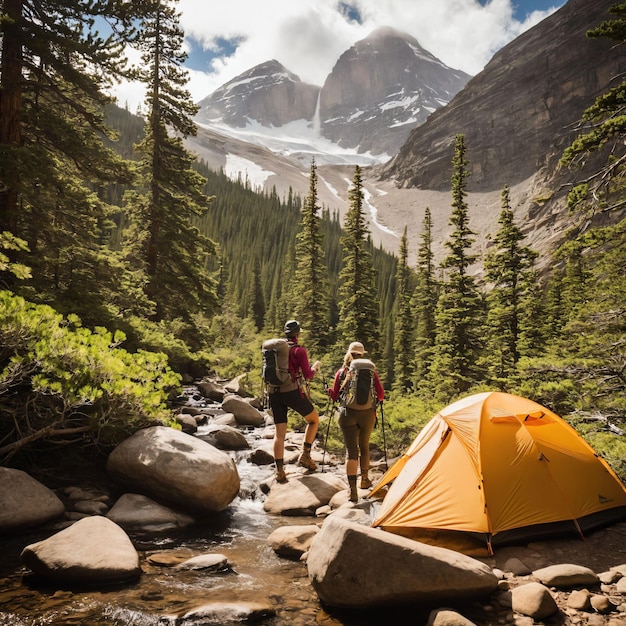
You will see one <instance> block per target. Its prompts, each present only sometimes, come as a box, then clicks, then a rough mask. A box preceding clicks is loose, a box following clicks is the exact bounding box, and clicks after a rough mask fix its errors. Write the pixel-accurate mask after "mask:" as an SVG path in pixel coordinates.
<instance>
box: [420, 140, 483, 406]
mask: <svg viewBox="0 0 626 626" xmlns="http://www.w3.org/2000/svg"><path fill="white" fill-rule="evenodd" d="M452 165H453V174H452V214H451V216H450V225H451V226H453V227H454V231H453V232H452V234H451V235H450V238H449V239H448V241H446V244H445V245H446V247H447V248H448V249H449V251H450V252H449V254H448V256H447V257H446V258H445V259H444V261H443V263H442V266H443V268H444V269H445V270H446V279H445V281H444V284H443V291H442V293H441V296H440V298H439V301H438V303H437V311H436V316H435V320H436V328H437V334H436V341H435V355H434V358H433V362H432V365H431V369H430V383H431V385H432V387H433V389H434V390H435V393H436V395H437V397H438V398H439V399H441V400H444V401H449V400H450V399H451V398H452V397H454V396H455V395H457V394H460V393H463V392H465V391H467V390H468V389H470V387H471V386H472V385H473V384H475V383H477V382H478V381H479V380H480V371H479V369H478V367H477V359H478V356H479V354H480V347H481V342H480V339H481V334H480V328H481V324H480V315H481V312H482V303H481V296H480V293H479V291H478V288H477V286H476V284H475V282H474V278H473V277H472V276H471V275H470V274H469V273H468V269H469V267H470V265H471V264H472V263H473V262H474V261H475V260H476V256H475V255H472V254H470V253H469V252H468V250H469V249H470V248H471V246H472V243H473V241H474V239H473V235H474V233H473V232H472V230H470V228H469V216H468V207H467V203H466V201H465V196H466V195H467V192H466V186H467V183H466V179H467V177H468V176H469V172H468V170H467V165H468V161H467V158H466V147H465V138H464V136H463V135H456V137H455V145H454V158H453V160H452Z"/></svg>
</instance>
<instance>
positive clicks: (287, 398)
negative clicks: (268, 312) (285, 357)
mask: <svg viewBox="0 0 626 626" xmlns="http://www.w3.org/2000/svg"><path fill="white" fill-rule="evenodd" d="M284 330H285V336H286V337H287V339H288V340H289V344H290V346H291V347H290V350H289V372H290V373H291V380H292V382H293V383H294V384H293V389H290V390H289V391H276V392H274V393H270V394H269V404H270V408H271V409H272V415H273V416H274V424H275V434H274V460H275V462H276V480H277V481H278V482H279V483H284V482H287V476H286V474H285V469H284V455H285V435H286V434H287V412H288V410H289V409H293V410H294V411H296V412H298V413H299V414H300V415H302V417H304V419H305V420H306V422H307V426H306V430H305V431H304V442H303V444H302V452H301V454H300V458H299V459H298V464H299V465H301V466H302V467H305V468H306V469H308V470H311V471H315V470H316V469H317V465H316V464H315V463H314V461H313V459H312V458H311V446H312V445H313V441H314V440H315V435H316V434H317V429H318V427H319V423H320V418H319V415H318V413H317V409H316V408H315V407H314V406H313V404H312V403H311V400H310V399H309V394H308V389H307V387H306V384H305V383H306V381H308V380H311V379H312V378H313V377H314V376H315V374H316V372H317V371H318V370H319V367H320V365H321V364H320V362H319V361H316V362H315V363H314V364H313V366H312V367H311V365H310V364H309V355H308V353H307V351H306V348H305V347H304V346H300V345H298V337H299V336H300V324H299V323H298V322H297V321H296V320H289V321H288V322H287V323H286V324H285V329H284Z"/></svg>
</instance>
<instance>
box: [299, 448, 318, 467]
mask: <svg viewBox="0 0 626 626" xmlns="http://www.w3.org/2000/svg"><path fill="white" fill-rule="evenodd" d="M298 465H301V466H302V467H306V468H307V469H308V470H311V471H312V472H314V471H315V470H316V469H317V465H315V463H314V462H313V459H312V458H311V453H310V452H309V451H308V450H303V452H302V454H301V455H300V458H299V459H298Z"/></svg>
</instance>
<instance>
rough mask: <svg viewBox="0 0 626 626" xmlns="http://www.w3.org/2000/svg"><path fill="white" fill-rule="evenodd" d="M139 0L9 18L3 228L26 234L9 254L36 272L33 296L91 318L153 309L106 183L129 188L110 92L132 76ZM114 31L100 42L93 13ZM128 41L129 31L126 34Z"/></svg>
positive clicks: (1, 124)
mask: <svg viewBox="0 0 626 626" xmlns="http://www.w3.org/2000/svg"><path fill="white" fill-rule="evenodd" d="M134 9H135V7H134V4H133V3H132V2H122V1H111V2H106V3H104V2H97V3H96V2H92V3H85V2H78V1H77V0H66V1H57V0H55V1H54V2H52V1H51V0H41V1H39V2H34V1H33V0H11V1H7V2H4V3H3V5H2V16H1V19H0V30H1V33H0V34H1V41H2V54H1V55H0V64H1V67H0V81H1V87H2V88H1V89H0V230H6V231H9V232H11V233H12V234H13V235H15V236H17V237H18V238H20V239H21V240H23V241H26V242H27V244H28V248H29V249H30V254H27V255H22V254H20V253H19V252H15V253H12V256H13V258H14V259H16V260H20V261H23V262H24V263H26V264H28V265H30V266H31V267H32V268H33V271H32V276H33V278H32V279H31V280H30V281H28V283H26V284H24V285H20V284H17V283H12V284H13V285H14V287H15V288H16V289H19V290H20V291H21V293H23V294H25V295H27V296H28V297H37V299H38V300H40V301H45V302H48V303H51V304H54V305H55V306H57V308H59V309H60V310H63V311H73V312H76V313H79V314H80V315H81V317H83V320H84V321H85V322H86V323H88V324H95V323H99V324H106V323H107V322H109V321H114V320H116V318H117V315H118V313H119V312H120V311H121V310H125V311H126V310H130V311H141V310H143V306H144V304H145V301H144V299H143V298H142V297H141V291H140V283H139V282H138V278H139V277H137V276H136V275H134V274H132V273H131V272H129V271H127V267H126V266H125V264H124V263H123V262H122V259H121V258H120V257H119V255H117V254H115V253H113V252H111V251H110V250H109V249H108V247H107V244H108V236H109V234H110V231H111V228H112V222H111V220H110V217H111V215H112V214H113V212H114V211H116V210H117V208H114V207H111V206H110V205H109V204H107V202H106V200H105V198H106V194H105V193H104V189H105V188H106V186H108V185H110V184H111V183H124V182H126V183H128V182H130V181H131V172H130V168H129V166H128V164H127V163H126V162H124V161H123V160H122V159H121V158H120V157H118V156H117V155H116V154H115V153H114V152H113V151H112V150H111V149H110V148H108V147H105V145H104V138H107V137H108V138H109V139H111V140H112V139H113V136H112V134H111V132H110V130H109V129H108V128H107V126H106V124H105V121H104V110H105V105H106V104H107V103H108V102H109V101H110V98H109V97H108V96H106V95H105V93H104V92H105V89H106V88H107V87H108V86H109V85H110V84H111V81H113V80H115V79H116V78H117V77H120V76H121V75H128V72H127V70H126V67H125V61H124V57H123V44H124V39H122V38H121V35H119V34H118V33H122V34H123V33H125V32H132V29H129V30H128V31H127V29H126V28H125V27H124V26H125V25H126V24H127V22H126V21H125V20H126V19H130V18H131V17H132V16H133V13H132V12H133V11H134ZM96 16H98V17H101V18H103V19H106V20H107V21H109V23H111V24H112V25H113V26H115V25H121V27H120V28H114V29H113V31H112V34H111V35H110V36H109V37H107V38H103V37H101V36H100V35H99V34H98V33H97V32H95V28H94V23H93V20H94V17H96ZM123 36H124V37H125V36H126V35H123Z"/></svg>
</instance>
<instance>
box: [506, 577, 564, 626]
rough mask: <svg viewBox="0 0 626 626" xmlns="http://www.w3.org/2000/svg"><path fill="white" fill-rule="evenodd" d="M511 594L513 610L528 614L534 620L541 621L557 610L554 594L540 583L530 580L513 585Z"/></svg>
mask: <svg viewBox="0 0 626 626" xmlns="http://www.w3.org/2000/svg"><path fill="white" fill-rule="evenodd" d="M511 596H512V603H511V606H512V608H513V610H514V611H515V612H516V613H521V614H522V615H528V616H529V617H532V618H533V620H535V621H539V622H540V621H543V620H544V619H546V618H547V617H550V616H551V615H554V614H555V613H556V612H557V611H558V610H559V607H558V605H557V603H556V600H555V599H554V596H553V595H552V594H551V593H550V590H549V589H548V588H547V587H544V585H542V584H541V583H535V582H530V583H527V584H525V585H520V586H519V587H515V589H513V590H512V591H511Z"/></svg>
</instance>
